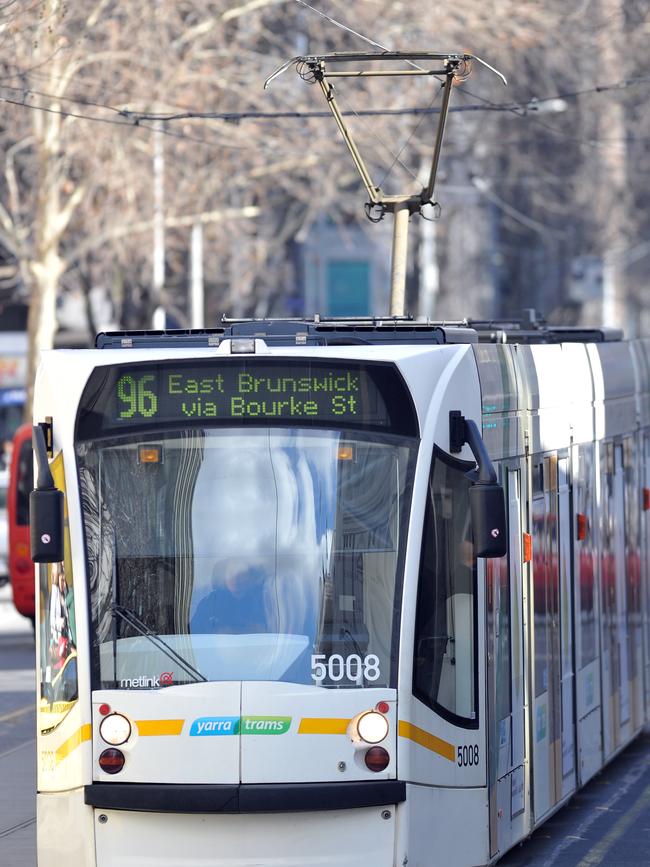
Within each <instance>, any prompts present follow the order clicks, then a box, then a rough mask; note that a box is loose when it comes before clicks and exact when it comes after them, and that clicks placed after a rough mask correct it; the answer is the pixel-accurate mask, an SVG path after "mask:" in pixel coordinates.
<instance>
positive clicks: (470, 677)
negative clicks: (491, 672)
mask: <svg viewBox="0 0 650 867" xmlns="http://www.w3.org/2000/svg"><path fill="white" fill-rule="evenodd" d="M468 468H469V467H468V465H467V464H465V463H461V462H459V461H453V460H452V459H450V458H448V457H447V456H443V454H442V453H441V452H438V451H436V454H435V455H434V460H433V465H432V469H431V476H430V479H429V491H428V497H427V505H426V515H425V521H424V532H423V540H422V556H421V560H420V584H419V588H418V600H417V613H416V620H415V651H414V652H415V660H414V669H413V671H414V674H413V691H414V693H415V695H416V696H417V697H418V698H420V699H421V700H422V701H423V702H424V703H425V704H427V705H429V706H430V707H431V708H433V709H434V710H435V711H436V712H438V713H440V715H441V716H443V717H445V718H446V719H449V720H450V721H451V722H454V723H456V724H457V725H463V726H467V727H470V728H474V727H476V726H477V725H478V718H477V695H476V693H477V676H476V667H477V657H476V558H475V556H474V549H473V543H472V528H471V522H470V509H469V487H470V483H469V481H468V479H467V478H466V476H465V473H466V472H467V470H468Z"/></svg>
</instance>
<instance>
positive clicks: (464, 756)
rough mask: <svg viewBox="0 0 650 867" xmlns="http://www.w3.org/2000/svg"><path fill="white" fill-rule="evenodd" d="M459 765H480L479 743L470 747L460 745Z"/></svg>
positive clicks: (469, 766)
mask: <svg viewBox="0 0 650 867" xmlns="http://www.w3.org/2000/svg"><path fill="white" fill-rule="evenodd" d="M457 764H458V767H459V768H472V767H474V766H475V765H478V744H474V745H473V746H472V745H470V746H468V747H458V762H457Z"/></svg>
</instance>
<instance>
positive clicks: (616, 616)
mask: <svg viewBox="0 0 650 867" xmlns="http://www.w3.org/2000/svg"><path fill="white" fill-rule="evenodd" d="M602 491H603V506H604V508H603V524H602V563H601V580H602V599H603V704H602V707H603V734H604V753H605V758H606V759H607V758H608V757H609V756H610V755H611V754H612V753H613V752H614V751H615V750H616V748H617V747H618V746H619V744H621V743H622V742H623V739H624V738H625V737H627V734H628V731H627V730H628V729H629V724H630V683H629V654H628V642H627V598H626V586H625V517H624V516H625V500H624V477H623V449H622V446H621V445H615V444H614V443H607V444H606V446H605V466H604V479H603V485H602Z"/></svg>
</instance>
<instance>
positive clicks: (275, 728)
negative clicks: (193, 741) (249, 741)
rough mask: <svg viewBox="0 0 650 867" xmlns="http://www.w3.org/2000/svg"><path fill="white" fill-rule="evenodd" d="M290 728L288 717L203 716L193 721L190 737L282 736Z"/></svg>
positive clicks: (289, 718)
mask: <svg viewBox="0 0 650 867" xmlns="http://www.w3.org/2000/svg"><path fill="white" fill-rule="evenodd" d="M290 727H291V717H290V716H242V717H239V716H204V717H201V718H200V719H195V720H194V722H193V723H192V727H191V728H190V737H191V738H197V737H215V736H219V735H284V734H286V733H287V732H288V731H289V729H290Z"/></svg>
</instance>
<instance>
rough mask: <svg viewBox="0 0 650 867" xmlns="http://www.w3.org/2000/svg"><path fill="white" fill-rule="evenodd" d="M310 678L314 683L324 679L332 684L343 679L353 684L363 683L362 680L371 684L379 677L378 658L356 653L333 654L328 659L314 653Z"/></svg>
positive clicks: (373, 655)
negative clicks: (345, 654)
mask: <svg viewBox="0 0 650 867" xmlns="http://www.w3.org/2000/svg"><path fill="white" fill-rule="evenodd" d="M311 676H312V679H313V680H315V681H316V683H321V682H322V681H323V680H325V678H326V677H327V678H329V680H331V681H332V682H333V683H338V681H340V680H343V679H344V678H345V679H346V680H351V681H354V682H355V683H363V681H364V680H368V681H370V682H371V683H372V682H373V681H375V680H379V678H380V676H381V673H380V671H379V657H378V656H376V655H375V654H374V653H369V654H368V656H363V657H362V656H360V655H359V654H358V653H351V654H350V655H349V656H342V655H341V654H340V653H333V654H332V655H331V656H330V657H329V658H328V657H327V656H326V655H325V654H324V653H315V654H313V655H312V658H311Z"/></svg>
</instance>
